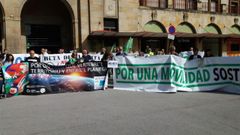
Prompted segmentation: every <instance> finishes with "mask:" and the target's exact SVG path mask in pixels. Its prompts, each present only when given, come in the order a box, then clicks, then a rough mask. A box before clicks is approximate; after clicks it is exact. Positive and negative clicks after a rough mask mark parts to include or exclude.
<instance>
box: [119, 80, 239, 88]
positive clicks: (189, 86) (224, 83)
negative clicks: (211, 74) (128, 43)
mask: <svg viewBox="0 0 240 135" xmlns="http://www.w3.org/2000/svg"><path fill="white" fill-rule="evenodd" d="M117 83H125V84H128V83H132V84H163V85H175V86H178V87H185V88H193V87H205V86H215V85H227V84H232V85H237V86H240V84H239V83H234V82H223V83H208V84H194V85H184V86H183V85H180V84H177V83H174V82H134V81H117Z"/></svg>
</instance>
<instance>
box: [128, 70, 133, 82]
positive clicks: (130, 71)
mask: <svg viewBox="0 0 240 135" xmlns="http://www.w3.org/2000/svg"><path fill="white" fill-rule="evenodd" d="M133 73H134V70H133V69H132V68H129V72H128V80H133Z"/></svg>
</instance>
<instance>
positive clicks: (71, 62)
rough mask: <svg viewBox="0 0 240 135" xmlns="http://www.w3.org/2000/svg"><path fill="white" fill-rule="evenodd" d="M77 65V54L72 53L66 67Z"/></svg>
mask: <svg viewBox="0 0 240 135" xmlns="http://www.w3.org/2000/svg"><path fill="white" fill-rule="evenodd" d="M76 63H77V52H73V53H72V55H71V58H70V59H69V60H68V62H67V63H66V65H72V64H76Z"/></svg>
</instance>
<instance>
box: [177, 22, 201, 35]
mask: <svg viewBox="0 0 240 135" xmlns="http://www.w3.org/2000/svg"><path fill="white" fill-rule="evenodd" d="M176 31H177V32H182V33H197V32H196V29H195V27H194V26H193V25H192V24H191V23H189V22H182V23H180V24H179V25H178V26H177V28H176Z"/></svg>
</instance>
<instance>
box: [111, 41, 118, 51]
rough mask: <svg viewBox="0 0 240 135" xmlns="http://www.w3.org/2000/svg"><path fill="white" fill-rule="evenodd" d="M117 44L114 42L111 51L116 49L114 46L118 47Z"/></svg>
mask: <svg viewBox="0 0 240 135" xmlns="http://www.w3.org/2000/svg"><path fill="white" fill-rule="evenodd" d="M116 47H117V46H116V43H114V44H113V46H112V48H111V53H113V50H114V48H116Z"/></svg>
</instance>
